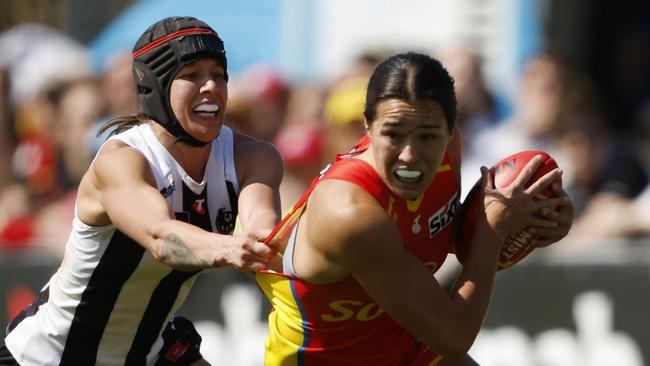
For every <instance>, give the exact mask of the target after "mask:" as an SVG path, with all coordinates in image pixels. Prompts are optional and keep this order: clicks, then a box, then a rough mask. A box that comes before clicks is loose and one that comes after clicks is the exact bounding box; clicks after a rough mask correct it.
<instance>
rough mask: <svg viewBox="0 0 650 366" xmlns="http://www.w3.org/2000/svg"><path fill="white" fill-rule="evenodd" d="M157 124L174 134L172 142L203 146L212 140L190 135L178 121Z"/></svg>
mask: <svg viewBox="0 0 650 366" xmlns="http://www.w3.org/2000/svg"><path fill="white" fill-rule="evenodd" d="M159 124H160V125H161V126H163V127H164V128H165V129H166V130H167V132H169V133H170V134H171V135H172V136H174V143H177V142H182V143H185V144H187V145H190V146H194V147H203V146H205V145H207V144H209V143H210V142H212V141H208V142H205V141H201V140H198V139H196V138H194V137H192V135H190V134H189V133H187V131H185V129H184V128H183V127H182V126H181V125H180V124H179V123H178V122H174V123H171V124H162V123H159Z"/></svg>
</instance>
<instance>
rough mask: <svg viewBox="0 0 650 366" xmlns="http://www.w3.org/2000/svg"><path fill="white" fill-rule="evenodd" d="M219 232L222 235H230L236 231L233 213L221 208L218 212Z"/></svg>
mask: <svg viewBox="0 0 650 366" xmlns="http://www.w3.org/2000/svg"><path fill="white" fill-rule="evenodd" d="M216 224H217V230H218V231H219V233H221V234H230V233H231V232H232V231H233V230H234V229H235V217H234V215H233V214H232V211H226V209H225V208H223V207H222V208H220V209H219V211H218V212H217V220H216Z"/></svg>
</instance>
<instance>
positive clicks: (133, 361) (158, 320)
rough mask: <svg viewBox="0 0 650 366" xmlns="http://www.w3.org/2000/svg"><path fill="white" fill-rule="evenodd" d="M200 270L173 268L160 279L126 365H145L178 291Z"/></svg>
mask: <svg viewBox="0 0 650 366" xmlns="http://www.w3.org/2000/svg"><path fill="white" fill-rule="evenodd" d="M199 272H200V271H192V272H182V271H178V270H173V271H171V273H169V274H168V275H167V276H165V278H163V279H162V281H160V284H158V287H156V290H155V291H154V292H153V294H152V295H151V300H150V301H149V305H148V306H147V310H146V311H145V313H144V316H143V317H142V320H141V321H140V325H139V326H138V331H137V333H136V335H135V339H134V340H133V344H132V345H131V350H130V351H129V354H128V355H127V356H126V362H125V363H124V365H125V366H127V365H144V364H145V363H146V358H147V354H148V353H149V351H150V350H151V347H152V346H153V344H154V342H155V341H156V339H157V338H158V335H159V334H160V331H161V330H162V327H163V325H164V323H165V319H167V315H168V314H169V312H170V311H171V309H172V306H173V305H174V302H175V301H176V297H177V296H178V292H179V290H180V288H181V286H182V285H183V283H184V282H185V281H187V280H188V279H189V278H191V277H192V276H194V275H195V274H197V273H199Z"/></svg>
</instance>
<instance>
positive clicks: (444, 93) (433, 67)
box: [363, 52, 457, 131]
mask: <svg viewBox="0 0 650 366" xmlns="http://www.w3.org/2000/svg"><path fill="white" fill-rule="evenodd" d="M392 98H397V99H402V100H405V101H407V102H410V103H412V102H415V101H417V100H432V101H434V102H438V103H439V104H440V106H441V107H442V111H443V113H444V115H445V118H446V119H447V127H448V128H449V131H452V130H453V128H454V126H455V125H456V114H457V110H456V93H455V92H454V80H453V79H452V78H451V76H449V73H448V72H447V70H446V69H445V68H444V67H443V66H442V64H441V63H440V61H438V60H436V59H434V58H432V57H430V56H427V55H424V54H421V53H416V52H407V53H399V54H397V55H394V56H391V57H389V58H387V59H385V60H384V61H382V62H381V63H380V64H379V65H377V67H376V68H375V70H374V71H373V73H372V76H370V81H369V82H368V91H367V93H366V105H365V108H364V111H363V115H364V116H365V117H366V120H367V121H368V123H372V122H373V121H374V120H375V117H376V113H377V104H378V103H379V102H381V101H382V100H385V99H392Z"/></svg>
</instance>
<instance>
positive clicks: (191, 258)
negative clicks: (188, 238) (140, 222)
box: [160, 234, 209, 271]
mask: <svg viewBox="0 0 650 366" xmlns="http://www.w3.org/2000/svg"><path fill="white" fill-rule="evenodd" d="M160 252H161V258H160V261H161V262H162V263H165V264H167V265H169V266H171V267H172V268H174V269H177V270H179V271H194V270H197V269H202V268H205V267H207V266H209V263H202V262H201V260H200V259H199V258H198V257H197V256H196V255H195V254H194V252H192V250H191V249H190V248H188V247H187V245H185V243H184V242H183V239H181V237H180V236H178V235H176V234H169V235H167V237H166V238H165V241H164V242H163V245H162V249H161V251H160Z"/></svg>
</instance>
